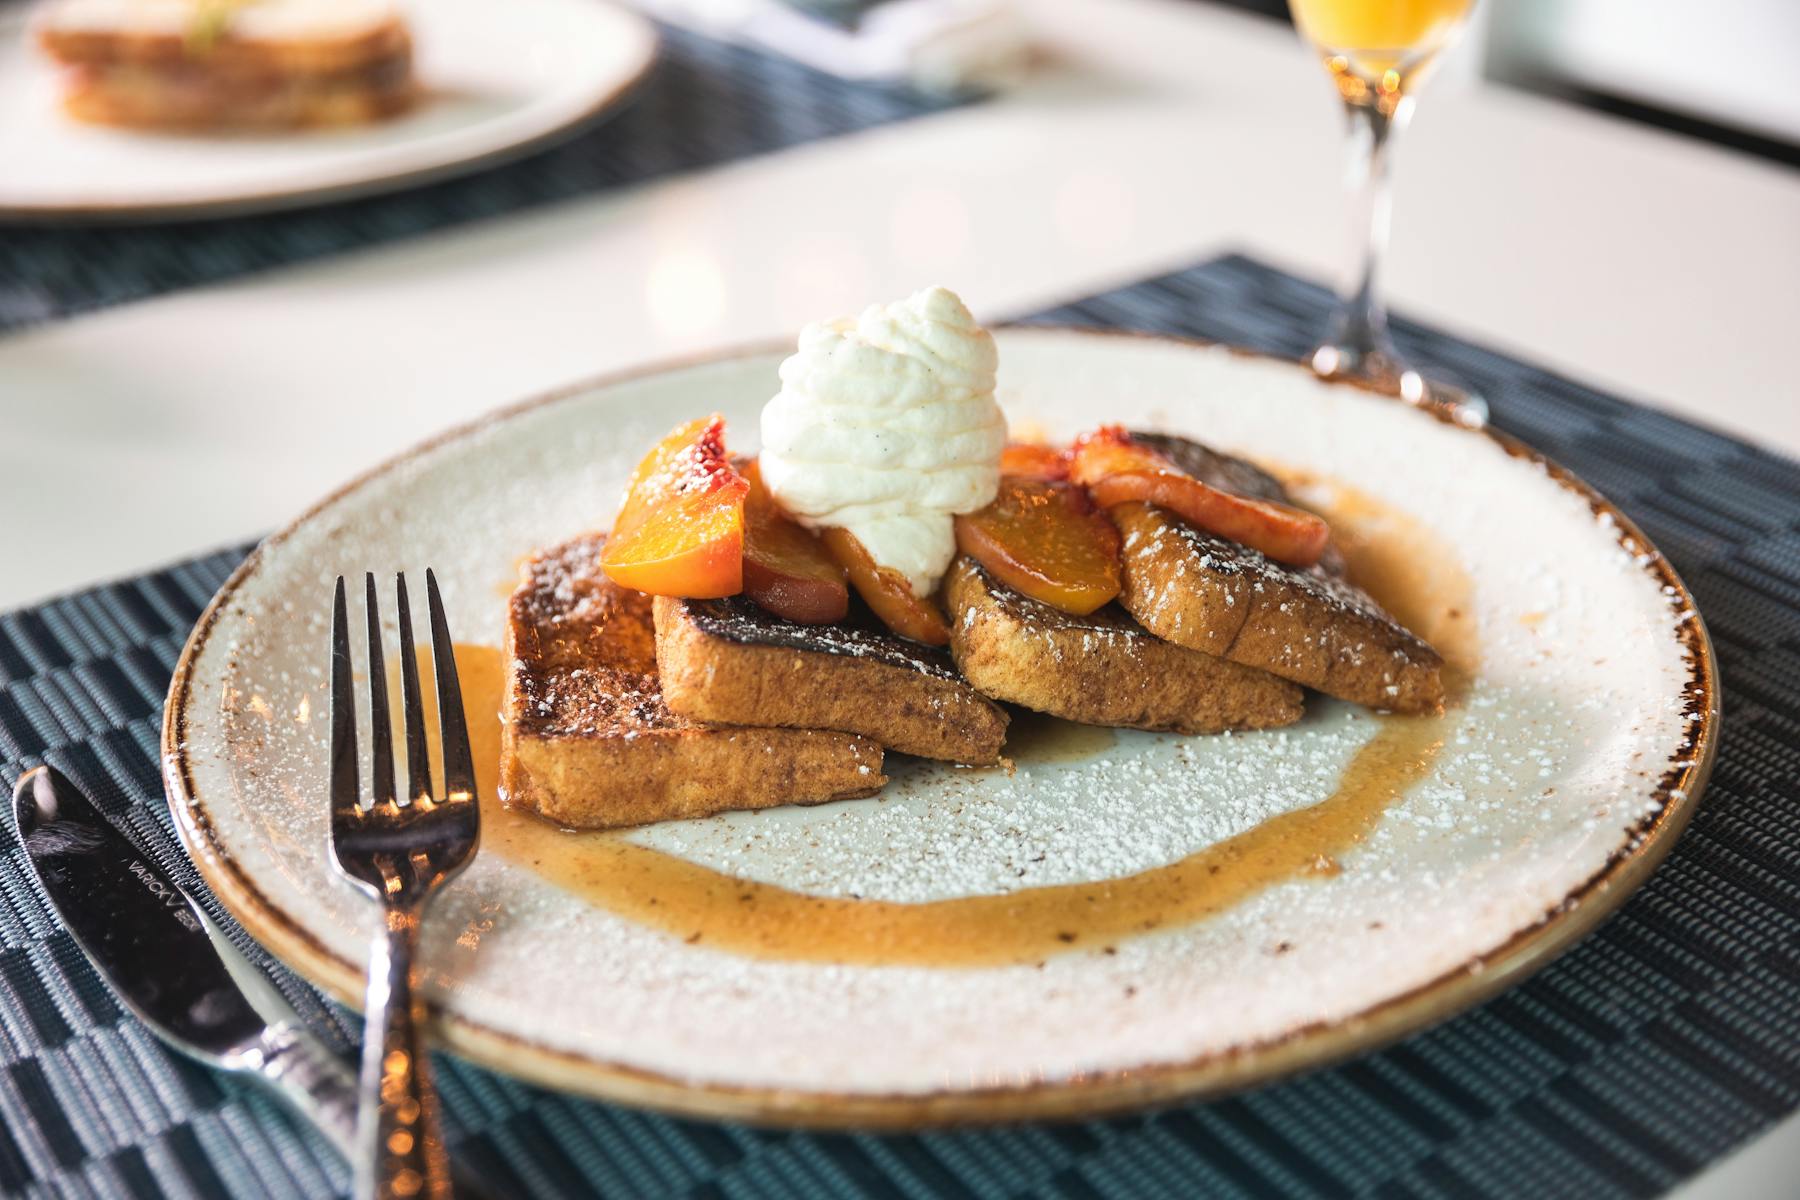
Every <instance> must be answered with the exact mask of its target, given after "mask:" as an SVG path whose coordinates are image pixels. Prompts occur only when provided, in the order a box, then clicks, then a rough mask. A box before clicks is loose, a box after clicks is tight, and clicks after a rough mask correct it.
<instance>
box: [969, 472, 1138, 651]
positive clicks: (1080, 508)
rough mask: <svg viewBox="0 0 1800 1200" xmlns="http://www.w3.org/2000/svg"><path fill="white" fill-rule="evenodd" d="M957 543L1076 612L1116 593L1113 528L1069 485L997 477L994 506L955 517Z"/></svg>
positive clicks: (1019, 584)
mask: <svg viewBox="0 0 1800 1200" xmlns="http://www.w3.org/2000/svg"><path fill="white" fill-rule="evenodd" d="M956 547H957V549H959V550H961V551H962V552H963V553H964V554H967V555H968V556H969V557H970V558H972V559H974V560H975V561H976V562H978V563H980V564H981V565H982V566H984V567H986V568H987V569H988V571H990V572H991V573H992V574H993V576H994V577H995V578H996V579H998V580H999V581H1000V582H1001V583H1004V584H1006V585H1007V586H1008V587H1010V588H1012V589H1014V590H1015V591H1018V592H1023V593H1024V594H1025V595H1027V596H1030V597H1031V598H1032V599H1033V600H1041V601H1043V602H1044V603H1045V604H1048V605H1050V606H1051V607H1052V608H1060V609H1062V610H1063V611H1064V612H1067V613H1073V614H1075V615H1076V616H1078V617H1084V616H1086V615H1087V614H1088V613H1091V612H1093V611H1094V610H1095V609H1097V608H1099V607H1100V606H1101V605H1103V604H1105V603H1106V602H1107V601H1109V600H1111V599H1112V598H1113V597H1114V596H1117V595H1118V594H1119V531H1118V530H1117V529H1115V528H1114V527H1113V523H1112V522H1111V521H1109V520H1107V518H1106V514H1104V513H1101V512H1097V511H1096V510H1095V509H1094V506H1093V504H1092V503H1090V502H1089V500H1088V498H1087V495H1086V493H1084V492H1083V491H1082V490H1081V489H1080V488H1078V487H1075V486H1074V485H1073V484H1068V483H1053V482H1050V481H1048V480H1043V479H1025V478H1021V477H1018V476H1013V475H1002V476H1001V477H1000V491H999V493H998V494H997V495H996V496H995V497H994V502H993V503H992V504H990V505H988V506H987V507H986V508H984V509H981V510H980V511H979V512H973V513H970V514H968V515H967V516H960V517H957V518H956Z"/></svg>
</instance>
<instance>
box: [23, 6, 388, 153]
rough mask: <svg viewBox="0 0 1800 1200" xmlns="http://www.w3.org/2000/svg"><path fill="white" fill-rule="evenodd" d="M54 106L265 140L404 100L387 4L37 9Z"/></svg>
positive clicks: (384, 111)
mask: <svg viewBox="0 0 1800 1200" xmlns="http://www.w3.org/2000/svg"><path fill="white" fill-rule="evenodd" d="M35 25H36V33H37V40H38V43H39V45H40V46H41V47H42V48H43V50H44V52H45V53H46V54H47V55H49V57H50V58H51V59H52V60H54V61H55V62H56V63H57V64H58V65H59V66H60V67H61V68H62V69H63V70H62V75H63V107H64V109H65V110H66V111H67V112H68V113H69V115H71V116H73V117H75V118H76V119H77V120H80V121H86V122H89V123H93V124H100V125H115V126H123V127H129V128H135V129H149V130H160V131H181V132H212V131H226V130H229V131H239V132H242V131H255V132H270V131H280V130H292V129H303V128H318V127H325V126H343V125H359V124H364V123H366V122H371V121H376V120H380V119H383V118H386V117H391V116H394V115H396V114H398V113H401V112H404V111H405V110H406V109H407V108H408V107H410V106H411V105H412V103H413V101H414V99H415V97H416V94H417V88H416V85H415V83H414V79H413V69H412V68H413V49H412V34H411V32H410V30H409V27H408V25H407V21H406V18H405V15H404V14H403V13H402V11H401V10H400V8H399V7H398V6H397V5H396V3H395V0H45V3H44V4H43V5H42V6H41V9H40V11H39V13H38V15H37V17H36V19H35Z"/></svg>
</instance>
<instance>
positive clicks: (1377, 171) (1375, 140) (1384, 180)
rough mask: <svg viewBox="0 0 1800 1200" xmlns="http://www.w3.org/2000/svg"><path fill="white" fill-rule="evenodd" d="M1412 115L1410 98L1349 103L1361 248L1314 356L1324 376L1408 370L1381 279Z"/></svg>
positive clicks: (1354, 213)
mask: <svg viewBox="0 0 1800 1200" xmlns="http://www.w3.org/2000/svg"><path fill="white" fill-rule="evenodd" d="M1411 112H1412V98H1411V97H1410V96H1402V97H1398V98H1396V99H1394V100H1393V101H1391V102H1388V103H1382V102H1379V101H1377V102H1364V103H1356V102H1352V101H1345V103H1344V116H1345V120H1346V123H1347V125H1348V127H1349V145H1348V149H1349V156H1350V161H1349V164H1348V171H1347V182H1348V185H1349V191H1350V198H1351V221H1352V225H1351V229H1352V234H1353V236H1354V237H1355V238H1356V239H1357V240H1358V243H1359V244H1358V246H1357V256H1356V262H1355V266H1354V268H1353V272H1352V274H1351V275H1350V277H1349V278H1348V280H1347V281H1346V283H1345V285H1344V289H1343V293H1342V296H1341V297H1340V299H1339V302H1338V310H1337V315H1336V316H1335V317H1334V318H1333V319H1332V324H1331V331H1330V334H1329V335H1328V337H1327V339H1326V342H1325V344H1324V345H1323V346H1321V347H1320V348H1319V350H1318V352H1317V353H1315V354H1314V356H1313V366H1314V367H1315V368H1316V369H1317V370H1318V371H1319V372H1320V373H1321V374H1325V375H1355V376H1363V377H1368V378H1376V379H1392V378H1394V377H1396V376H1397V375H1398V374H1399V373H1400V371H1401V370H1403V368H1402V367H1401V366H1400V365H1399V358H1398V356H1397V355H1396V354H1395V352H1394V346H1393V342H1392V341H1391V340H1390V339H1389V337H1388V326H1387V309H1386V308H1385V307H1384V306H1383V304H1382V301H1381V291H1380V288H1379V286H1378V277H1379V274H1380V270H1381V260H1382V256H1383V254H1384V253H1385V252H1386V250H1387V240H1388V216H1389V212H1390V209H1391V196H1390V192H1389V180H1390V168H1389V159H1390V157H1391V155H1392V152H1393V151H1392V143H1393V139H1394V136H1395V135H1396V134H1398V133H1399V132H1400V130H1401V129H1402V128H1404V127H1405V125H1406V119H1407V117H1408V116H1409V115H1411Z"/></svg>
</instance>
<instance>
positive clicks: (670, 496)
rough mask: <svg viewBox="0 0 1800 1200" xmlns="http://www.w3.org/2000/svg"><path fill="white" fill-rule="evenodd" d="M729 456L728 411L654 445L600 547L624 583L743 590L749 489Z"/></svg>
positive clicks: (675, 589)
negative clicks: (602, 545)
mask: <svg viewBox="0 0 1800 1200" xmlns="http://www.w3.org/2000/svg"><path fill="white" fill-rule="evenodd" d="M749 490H750V485H749V484H748V483H746V482H745V481H744V477H743V476H741V475H739V474H738V473H737V471H736V470H735V469H733V468H732V466H731V463H730V461H729V460H728V459H727V458H726V456H725V419H724V418H723V417H720V416H717V415H715V416H711V417H702V418H700V419H698V420H694V421H689V422H688V423H687V424H685V425H681V426H679V427H677V428H676V429H675V430H674V432H672V433H670V434H669V435H668V436H667V437H665V438H664V439H663V440H662V441H660V442H658V443H657V444H656V445H655V446H654V447H652V448H651V451H650V453H648V454H646V455H645V456H644V458H643V461H641V462H640V463H638V466H637V471H636V472H635V473H634V474H633V475H632V477H631V486H630V487H629V488H628V489H627V490H626V493H625V503H624V505H623V506H622V507H620V509H619V516H618V519H617V520H615V521H614V522H613V529H612V534H611V535H610V536H609V537H608V538H607V539H606V548H605V549H604V550H602V551H601V553H600V566H601V568H602V569H604V570H605V572H606V574H607V576H608V577H609V578H610V579H611V580H612V581H613V582H614V583H616V584H618V585H619V586H620V587H628V588H634V589H636V590H637V591H640V592H649V593H650V594H651V595H655V596H684V597H686V598H688V599H690V600H707V599H713V598H716V597H719V596H734V595H736V594H737V593H739V592H741V591H743V590H744V496H745V494H746V493H748V492H749Z"/></svg>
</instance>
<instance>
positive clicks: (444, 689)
mask: <svg viewBox="0 0 1800 1200" xmlns="http://www.w3.org/2000/svg"><path fill="white" fill-rule="evenodd" d="M425 600H426V605H427V607H428V608H429V609H430V610H431V661H432V666H433V667H434V669H435V672H436V674H437V694H438V735H439V739H440V740H441V741H442V742H443V744H444V799H446V800H454V799H458V798H467V799H470V800H473V799H474V798H475V765H474V763H473V762H472V761H471V760H470V757H469V726H468V722H467V720H466V719H465V718H464V716H463V704H462V684H461V682H460V681H459V680H458V679H457V677H456V648H455V646H454V644H453V643H452V642H451V641H450V626H449V623H448V622H447V621H446V620H445V619H444V599H443V597H442V596H440V595H439V594H438V584H437V576H436V575H435V574H434V573H433V572H432V570H431V568H430V567H427V568H425Z"/></svg>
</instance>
